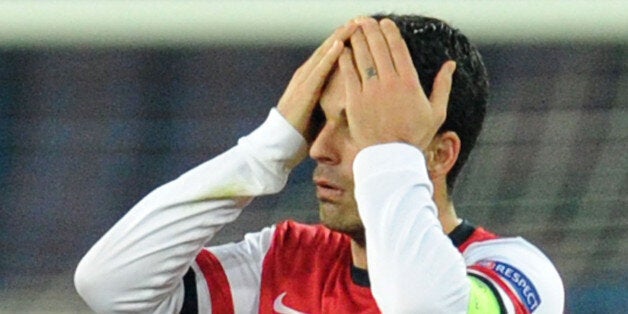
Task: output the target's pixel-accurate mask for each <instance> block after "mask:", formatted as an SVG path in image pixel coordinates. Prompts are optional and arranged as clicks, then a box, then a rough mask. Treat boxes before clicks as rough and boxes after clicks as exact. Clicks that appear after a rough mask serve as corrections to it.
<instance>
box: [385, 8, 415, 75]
mask: <svg viewBox="0 0 628 314" xmlns="http://www.w3.org/2000/svg"><path fill="white" fill-rule="evenodd" d="M379 24H380V26H381V29H382V32H383V34H384V37H385V38H386V42H388V47H389V48H390V54H391V57H392V61H393V63H394V67H395V69H396V71H397V73H398V74H399V76H401V77H407V78H412V79H416V80H417V81H418V79H419V75H418V73H417V70H416V68H415V67H414V64H413V63H412V56H411V55H410V50H409V49H408V45H407V44H406V42H405V40H403V37H401V32H400V31H399V28H398V27H397V25H396V24H395V22H393V21H391V20H390V19H382V20H381V21H380V22H379Z"/></svg>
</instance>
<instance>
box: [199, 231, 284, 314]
mask: <svg viewBox="0 0 628 314" xmlns="http://www.w3.org/2000/svg"><path fill="white" fill-rule="evenodd" d="M274 233H275V226H271V227H267V228H264V229H262V230H261V231H260V232H255V233H248V234H246V235H245V236H244V240H242V241H240V242H238V243H229V244H224V245H220V246H214V247H211V248H208V250H209V251H210V252H212V254H214V256H216V258H217V259H218V260H219V261H220V264H221V265H222V268H223V269H224V271H225V274H226V275H227V280H228V281H229V286H230V287H231V292H232V294H231V295H232V298H233V306H234V309H235V313H257V312H258V308H259V293H260V286H261V278H262V264H263V263H264V257H265V256H266V253H267V252H268V249H269V248H270V244H271V242H272V239H273V235H274Z"/></svg>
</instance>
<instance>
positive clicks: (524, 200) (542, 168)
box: [0, 44, 628, 313]
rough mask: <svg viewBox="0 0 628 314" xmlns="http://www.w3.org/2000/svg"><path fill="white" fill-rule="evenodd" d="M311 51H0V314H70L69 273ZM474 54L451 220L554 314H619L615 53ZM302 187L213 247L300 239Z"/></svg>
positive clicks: (625, 267)
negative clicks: (526, 274) (521, 260)
mask: <svg viewBox="0 0 628 314" xmlns="http://www.w3.org/2000/svg"><path fill="white" fill-rule="evenodd" d="M312 49H313V48H312V47H301V48H295V47H273V48H271V47H227V46H221V47H213V48H207V47H202V48H201V47H198V48H194V47H188V48H181V49H165V48H164V49H139V48H137V49H132V48H129V49H113V48H111V49H87V48H85V49H80V48H67V49H51V50H46V49H37V50H23V49H22V50H20V49H5V50H0V185H1V186H2V188H1V189H0V248H1V249H2V255H3V256H2V258H1V259H0V300H1V301H0V312H3V313H4V312H6V313H13V312H37V311H39V310H41V311H42V312H81V311H87V308H86V307H85V306H84V305H83V304H82V303H81V301H80V300H79V298H78V296H77V295H76V293H75V292H74V290H73V286H72V274H73V271H74V268H75V267H76V264H77V263H78V261H79V260H80V258H81V256H82V255H83V254H84V253H85V252H86V251H87V250H88V249H89V247H90V246H91V245H92V244H93V243H94V242H95V241H96V240H97V239H98V238H99V237H100V236H101V235H103V234H104V232H105V231H106V230H107V229H108V228H110V227H111V226H112V225H113V224H114V223H115V222H116V221H117V220H118V219H119V218H120V217H121V216H122V215H124V214H125V212H126V211H127V210H128V209H129V208H131V207H132V206H133V205H134V204H135V203H136V202H137V201H139V200H140V199H141V198H142V197H143V196H144V195H146V194H147V193H148V192H150V191H151V190H152V189H154V188H156V187H157V186H159V185H161V184H164V183H166V182H167V181H169V180H172V179H174V178H176V177H177V176H178V175H180V174H181V173H183V172H184V171H185V170H187V169H189V168H191V167H193V166H195V165H197V164H199V163H201V162H203V161H205V160H207V159H209V158H211V157H213V156H215V155H217V154H219V153H221V152H222V151H224V150H226V149H227V148H229V147H231V146H232V145H234V144H235V142H236V141H237V139H238V138H239V137H240V136H243V135H245V134H247V133H248V132H250V131H252V130H253V129H254V128H255V127H256V126H257V125H259V124H260V123H261V122H262V121H263V120H264V119H265V117H266V115H267V113H268V111H269V109H270V108H271V107H272V106H274V105H275V104H276V102H277V100H278V99H279V97H280V96H281V93H282V92H283V89H284V88H285V86H286V85H287V83H288V81H289V79H290V77H291V75H292V72H293V71H294V70H295V69H296V68H297V67H298V66H299V65H300V64H301V63H302V62H303V61H304V60H305V58H306V57H307V56H308V55H309V53H310V52H311V51H312ZM480 51H481V52H483V55H484V59H485V63H486V65H487V67H488V69H489V74H490V75H491V93H492V96H491V100H490V104H489V109H488V117H487V120H486V123H485V126H484V131H483V134H482V136H481V138H480V141H479V143H478V145H477V147H476V149H475V152H474V153H472V155H471V158H470V160H469V162H468V164H467V166H466V168H465V169H464V170H463V175H462V177H461V178H460V180H459V184H458V186H457V188H456V192H455V196H454V198H455V200H456V205H457V209H458V211H459V212H460V213H461V214H462V216H464V217H465V218H467V219H469V220H471V221H472V222H474V223H476V224H480V225H483V226H485V227H486V228H489V229H491V230H493V231H496V232H497V233H500V234H502V235H520V236H522V237H525V238H527V239H528V240H530V241H531V242H533V243H534V244H536V245H538V246H539V247H540V248H541V249H542V250H543V251H544V252H545V253H546V254H547V255H548V256H549V257H550V258H551V259H552V260H553V261H554V263H555V264H556V266H557V267H558V270H559V272H560V273H561V275H562V277H563V280H564V283H565V285H566V289H567V309H568V312H569V313H621V312H624V311H628V300H627V298H626V296H627V295H628V263H626V260H628V241H627V240H628V215H626V214H625V209H626V205H627V202H626V201H627V198H628V196H627V195H628V172H627V170H628V155H627V153H626V151H628V150H627V148H628V145H627V144H628V107H627V104H628V48H627V47H626V46H625V45H611V44H607V45H585V44H582V45H577V44H574V45H567V44H556V45H543V46H541V45H539V46H535V45H530V44H526V45H495V46H489V45H485V46H481V47H480ZM311 170H312V163H311V162H309V161H308V162H306V163H305V164H303V165H300V166H299V167H298V168H297V169H296V170H295V172H294V173H293V175H292V177H291V179H290V183H289V187H288V188H287V189H286V190H285V191H283V192H282V193H281V194H279V195H276V196H271V197H265V198H260V199H258V200H256V201H255V202H254V203H253V204H252V205H251V206H250V208H248V209H247V210H246V211H245V212H244V213H243V215H242V216H241V218H240V219H239V220H238V221H237V222H236V223H234V224H232V225H230V226H228V227H226V228H225V229H224V230H223V231H222V232H221V233H220V234H219V235H218V237H217V238H216V239H214V241H213V243H214V244H218V243H224V242H227V241H237V240H239V239H240V238H241V237H242V236H243V234H244V233H245V232H248V231H256V230H258V229H260V228H262V227H264V226H267V225H269V224H272V223H275V222H277V221H280V220H282V219H285V218H296V219H298V220H301V221H309V222H316V220H317V212H316V200H315V199H314V195H313V186H312V185H311V184H310V177H311V176H310V172H311ZM32 296H36V297H32ZM38 302H39V303H38ZM43 304H46V305H45V306H44V305H43Z"/></svg>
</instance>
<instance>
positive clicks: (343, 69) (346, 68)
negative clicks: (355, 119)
mask: <svg viewBox="0 0 628 314" xmlns="http://www.w3.org/2000/svg"><path fill="white" fill-rule="evenodd" d="M338 67H339V70H340V74H341V75H342V77H344V83H345V95H346V97H347V99H346V101H347V103H352V102H353V101H354V100H355V98H356V96H357V94H358V93H359V91H360V90H362V86H361V85H362V84H361V83H360V75H359V74H358V71H357V69H356V68H355V65H354V63H353V54H352V53H351V49H349V48H345V49H344V50H343V51H342V54H341V55H340V58H339V59H338Z"/></svg>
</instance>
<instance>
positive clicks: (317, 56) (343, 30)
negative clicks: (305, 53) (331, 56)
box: [303, 20, 358, 73]
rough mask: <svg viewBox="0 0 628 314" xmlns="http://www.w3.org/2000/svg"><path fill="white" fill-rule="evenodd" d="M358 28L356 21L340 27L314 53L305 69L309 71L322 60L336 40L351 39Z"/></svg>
mask: <svg viewBox="0 0 628 314" xmlns="http://www.w3.org/2000/svg"><path fill="white" fill-rule="evenodd" d="M357 28H358V24H357V23H355V21H353V20H352V21H349V22H347V23H346V24H345V25H343V26H340V27H338V28H337V29H336V30H335V31H334V33H333V34H331V35H330V36H329V37H327V39H325V41H324V42H323V43H322V44H321V45H320V46H319V47H318V48H317V49H316V50H315V51H314V52H313V53H312V55H311V56H310V58H309V59H308V60H307V61H306V62H305V64H304V65H303V71H304V72H305V73H309V72H310V71H311V70H312V69H313V68H314V67H316V65H317V64H318V63H319V62H320V60H321V59H322V58H323V57H324V56H325V54H326V53H327V51H329V49H330V48H331V46H332V45H333V44H334V42H335V41H337V40H339V41H340V42H344V41H346V40H348V39H349V37H350V36H351V34H353V33H354V32H355V30H356V29H357Z"/></svg>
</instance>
